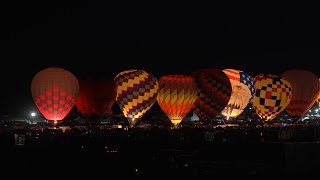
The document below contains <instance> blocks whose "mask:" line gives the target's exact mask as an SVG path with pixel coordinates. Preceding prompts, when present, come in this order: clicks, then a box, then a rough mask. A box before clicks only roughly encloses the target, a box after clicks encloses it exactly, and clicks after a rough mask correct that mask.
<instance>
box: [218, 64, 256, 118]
mask: <svg viewBox="0 0 320 180" xmlns="http://www.w3.org/2000/svg"><path fill="white" fill-rule="evenodd" d="M223 72H224V73H226V74H227V76H228V78H229V79H230V82H231V86H232V93H231V98H230V100H229V102H228V105H227V107H225V108H224V109H223V110H222V112H221V114H222V115H223V116H225V117H226V119H227V120H229V118H235V117H237V116H239V115H240V114H241V113H242V112H243V110H244V109H245V108H246V107H247V105H248V103H249V102H251V99H252V97H253V95H254V91H255V84H254V82H253V78H252V76H250V75H249V74H248V73H246V72H243V71H239V70H235V69H224V70H223Z"/></svg>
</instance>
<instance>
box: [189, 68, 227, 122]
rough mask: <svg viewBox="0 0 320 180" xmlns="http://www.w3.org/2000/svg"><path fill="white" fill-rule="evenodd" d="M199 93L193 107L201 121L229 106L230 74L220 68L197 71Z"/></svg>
mask: <svg viewBox="0 0 320 180" xmlns="http://www.w3.org/2000/svg"><path fill="white" fill-rule="evenodd" d="M192 77H193V78H194V80H195V82H196V84H197V88H198V93H197V99H196V102H195V103H194V105H193V107H192V109H193V111H194V112H195V113H196V115H197V116H198V117H199V118H200V120H201V121H207V120H211V119H213V118H214V117H216V116H217V115H218V114H220V113H221V111H222V110H223V109H224V108H225V107H226V106H227V104H228V102H229V100H230V97H231V92H232V86H231V82H230V80H229V78H228V76H227V75H226V74H225V73H224V72H223V71H222V70H218V69H202V70H199V71H197V72H195V73H194V74H193V75H192Z"/></svg>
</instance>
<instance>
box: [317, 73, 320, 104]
mask: <svg viewBox="0 0 320 180" xmlns="http://www.w3.org/2000/svg"><path fill="white" fill-rule="evenodd" d="M319 86H320V78H319ZM317 103H318V107H320V87H319V92H318V100H317Z"/></svg>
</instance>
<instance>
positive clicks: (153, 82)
mask: <svg viewBox="0 0 320 180" xmlns="http://www.w3.org/2000/svg"><path fill="white" fill-rule="evenodd" d="M115 81H116V82H117V84H118V90H117V96H116V102H117V104H118V105H119V107H120V109H121V111H122V112H123V114H124V116H125V117H126V118H127V119H128V122H129V124H130V125H131V126H134V125H135V123H136V122H137V120H138V119H140V118H141V117H142V116H143V115H144V114H145V113H146V112H147V111H148V110H149V109H150V108H151V107H152V105H153V104H154V102H155V101H156V97H157V94H158V81H157V79H156V78H155V77H153V76H152V75H151V74H150V73H147V72H146V71H143V70H135V69H132V70H126V71H123V72H120V73H119V74H118V75H116V77H115Z"/></svg>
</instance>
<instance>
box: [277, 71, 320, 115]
mask: <svg viewBox="0 0 320 180" xmlns="http://www.w3.org/2000/svg"><path fill="white" fill-rule="evenodd" d="M281 77H282V78H285V79H286V80H288V81H289V83H290V84H291V86H292V99H291V101H290V103H289V105H288V106H287V107H286V111H287V113H288V114H289V115H290V116H291V117H294V118H300V117H302V116H303V115H305V114H306V112H307V111H308V110H309V109H310V108H311V107H312V106H313V105H314V103H315V102H316V100H317V98H318V93H319V78H318V77H317V76H316V75H315V74H313V73H312V72H310V71H307V70H303V69H290V70H287V71H285V72H284V73H283V74H282V75H281Z"/></svg>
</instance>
